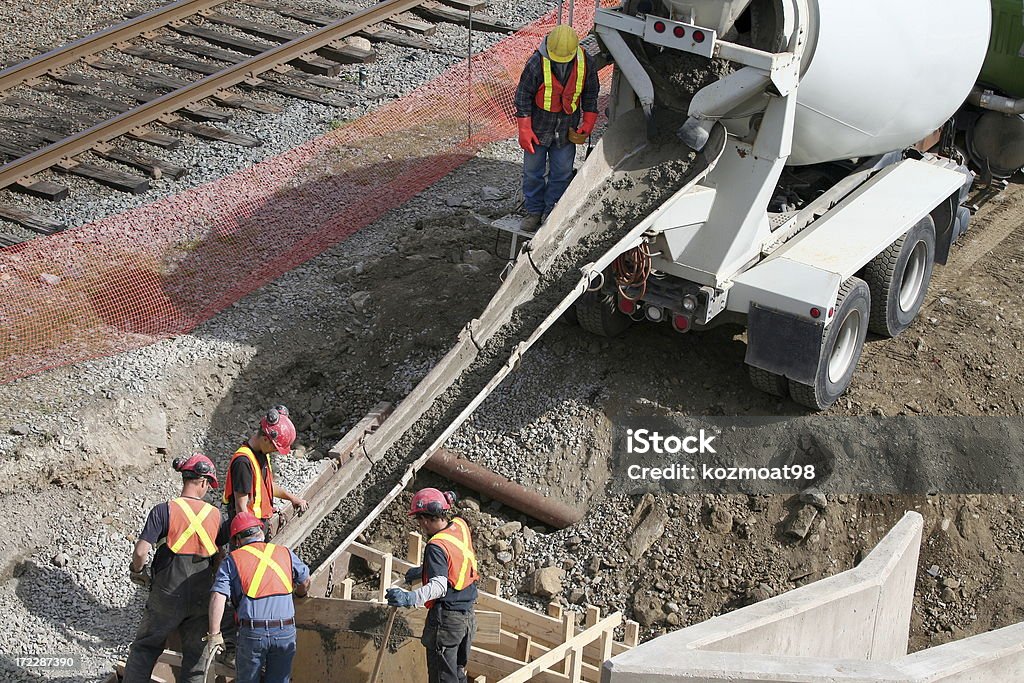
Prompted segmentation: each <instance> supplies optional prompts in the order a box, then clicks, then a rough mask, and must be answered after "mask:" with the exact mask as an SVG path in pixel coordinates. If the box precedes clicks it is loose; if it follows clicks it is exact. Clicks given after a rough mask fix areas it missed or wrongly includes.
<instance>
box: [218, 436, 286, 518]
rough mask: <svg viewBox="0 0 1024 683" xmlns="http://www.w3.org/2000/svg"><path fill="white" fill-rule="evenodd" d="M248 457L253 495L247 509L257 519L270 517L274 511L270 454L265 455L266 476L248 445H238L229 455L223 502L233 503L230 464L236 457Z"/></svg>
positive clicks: (272, 471)
mask: <svg viewBox="0 0 1024 683" xmlns="http://www.w3.org/2000/svg"><path fill="white" fill-rule="evenodd" d="M242 457H244V458H248V459H249V466H250V467H252V484H253V485H252V488H253V491H254V495H253V496H252V499H251V500H250V501H249V509H250V510H252V514H254V515H256V517H257V518H259V519H270V516H271V515H272V514H273V513H274V470H273V468H272V467H271V466H270V456H269V455H268V456H267V476H266V477H264V476H263V469H262V468H261V467H260V465H259V463H258V462H257V461H256V454H255V453H253V452H252V449H251V448H249V447H248V446H240V447H239V449H238V450H237V451H235V454H234V455H232V456H231V462H229V463H228V476H227V481H225V482H224V504H225V505H233V502H232V500H231V498H232V495H233V494H234V490H235V486H234V483H233V482H232V480H231V466H232V465H234V464H235V459H236V458H242Z"/></svg>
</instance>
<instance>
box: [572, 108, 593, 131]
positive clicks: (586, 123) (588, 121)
mask: <svg viewBox="0 0 1024 683" xmlns="http://www.w3.org/2000/svg"><path fill="white" fill-rule="evenodd" d="M596 125H597V112H596V111H585V112H583V123H582V124H580V127H579V128H577V129H576V132H577V133H579V134H580V135H583V136H587V135H590V134H591V133H593V132H594V126H596Z"/></svg>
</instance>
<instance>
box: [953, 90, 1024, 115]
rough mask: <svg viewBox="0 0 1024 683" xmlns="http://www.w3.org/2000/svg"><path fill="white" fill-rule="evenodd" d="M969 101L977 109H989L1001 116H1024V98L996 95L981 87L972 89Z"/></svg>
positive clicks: (968, 97)
mask: <svg viewBox="0 0 1024 683" xmlns="http://www.w3.org/2000/svg"><path fill="white" fill-rule="evenodd" d="M967 101H968V102H970V103H971V104H973V105H974V106H976V107H981V108H982V109H989V110H991V111H995V112H999V113H1000V114H1024V97H1021V98H1016V99H1014V98H1012V97H1003V96H1002V95H996V94H995V93H993V92H992V91H991V90H985V89H984V88H982V87H981V86H980V85H976V86H974V88H972V89H971V94H970V95H968V96H967Z"/></svg>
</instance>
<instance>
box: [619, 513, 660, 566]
mask: <svg viewBox="0 0 1024 683" xmlns="http://www.w3.org/2000/svg"><path fill="white" fill-rule="evenodd" d="M642 506H644V503H643V502H641V504H640V506H638V507H637V510H638V511H639V510H640V509H641V507H642ZM646 507H647V509H646V511H644V512H643V513H641V514H642V515H643V517H642V521H641V522H640V523H639V524H638V525H636V527H635V531H634V532H633V534H632V535H631V536H630V537H629V539H627V541H626V547H627V548H628V549H629V554H630V555H632V556H633V559H635V560H636V559H640V558H641V557H643V555H644V553H646V552H647V551H648V550H649V549H650V547H651V546H652V545H654V543H655V542H656V541H657V540H658V539H660V538H661V536H662V534H664V533H665V524H666V523H668V511H667V510H666V509H665V504H664V503H662V502H661V501H660V500H659V501H653V502H651V503H650V504H649V505H647V506H646ZM638 516H640V515H638V514H637V512H636V511H634V518H636V517H638Z"/></svg>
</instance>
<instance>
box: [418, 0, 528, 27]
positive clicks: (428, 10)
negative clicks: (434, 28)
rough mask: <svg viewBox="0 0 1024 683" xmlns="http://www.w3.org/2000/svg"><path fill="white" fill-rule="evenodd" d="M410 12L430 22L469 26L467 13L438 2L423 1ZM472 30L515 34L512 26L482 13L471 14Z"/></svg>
mask: <svg viewBox="0 0 1024 683" xmlns="http://www.w3.org/2000/svg"><path fill="white" fill-rule="evenodd" d="M410 11H411V12H414V13H416V14H418V15H419V16H421V17H425V18H426V19H429V20H431V21H447V22H448V23H451V24H458V25H460V26H468V25H469V12H465V11H463V10H460V9H455V8H454V7H446V6H444V5H442V4H441V3H438V2H432V1H431V0H424V2H423V3H422V4H420V5H417V6H416V7H413V8H412V10H410ZM473 30H474V31H486V32H488V33H515V31H516V29H515V27H514V26H509V25H508V24H506V23H505V22H503V21H499V20H498V19H496V18H494V17H492V16H490V15H488V14H483V13H477V12H473Z"/></svg>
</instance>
